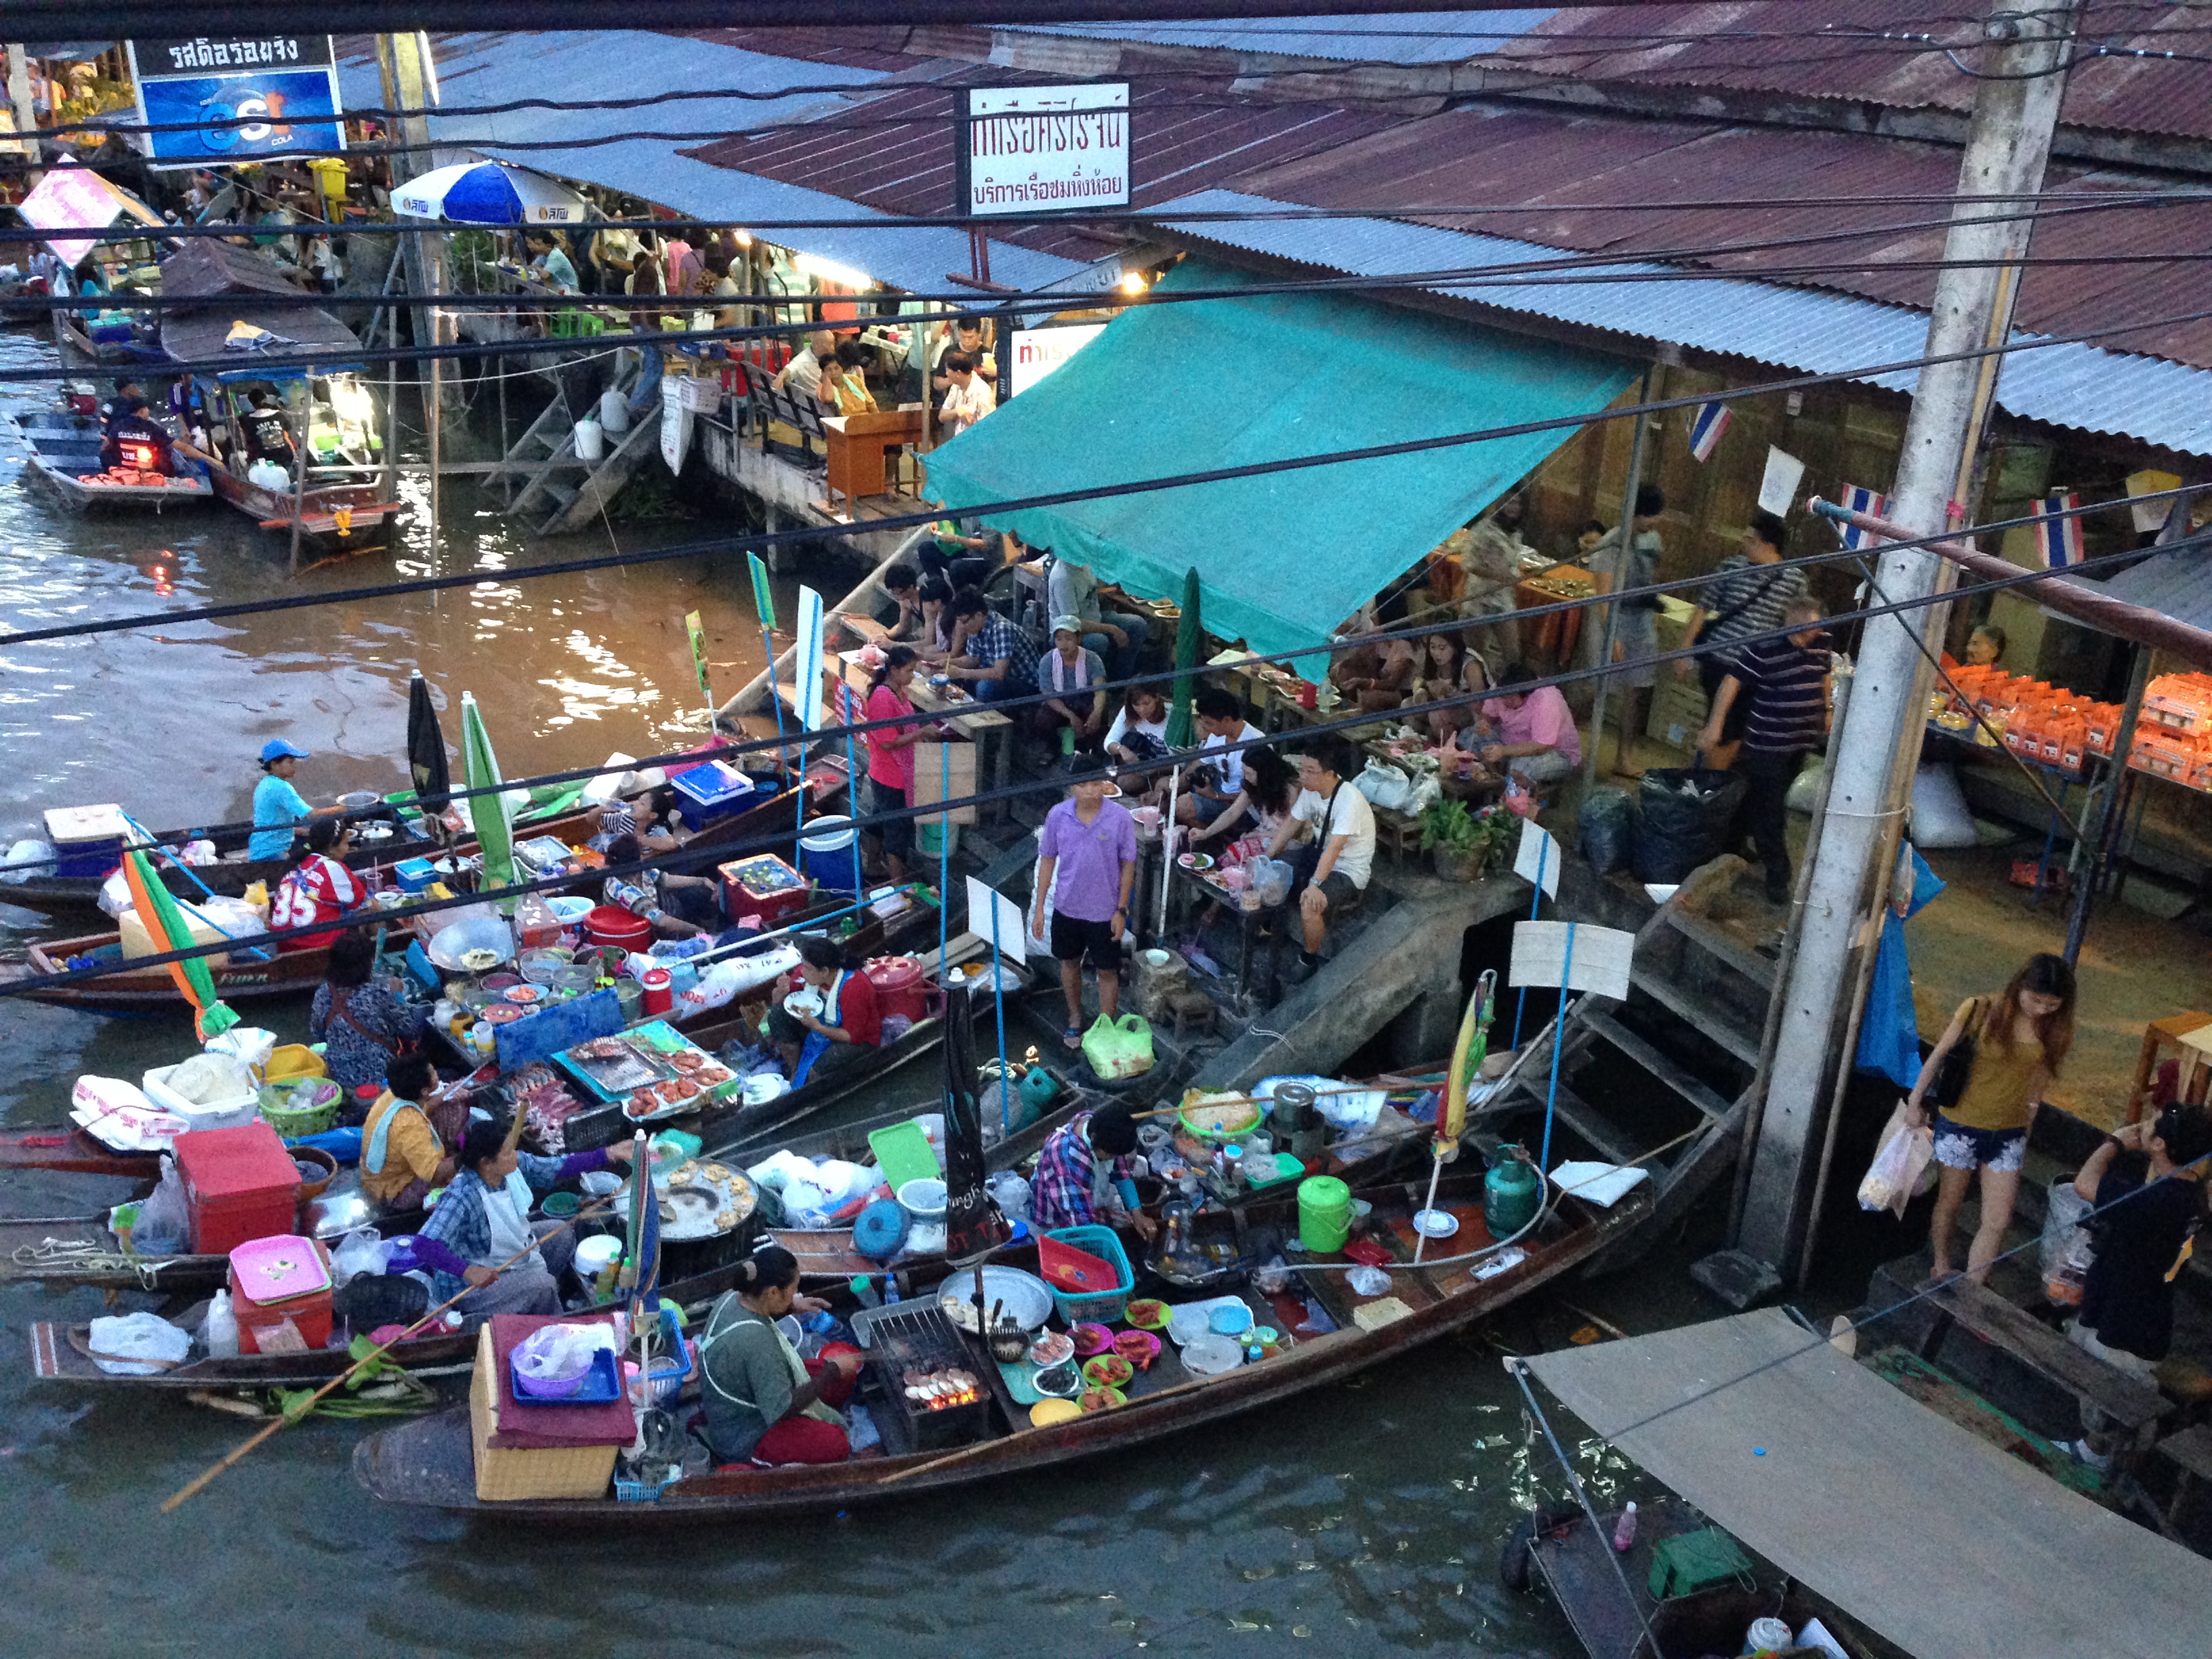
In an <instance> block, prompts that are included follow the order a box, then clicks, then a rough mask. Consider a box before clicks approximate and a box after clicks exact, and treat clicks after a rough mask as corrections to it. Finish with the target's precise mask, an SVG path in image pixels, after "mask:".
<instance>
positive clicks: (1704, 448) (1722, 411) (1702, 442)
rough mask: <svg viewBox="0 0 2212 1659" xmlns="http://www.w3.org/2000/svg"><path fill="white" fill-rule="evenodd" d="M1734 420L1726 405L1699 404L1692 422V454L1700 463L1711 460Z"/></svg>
mask: <svg viewBox="0 0 2212 1659" xmlns="http://www.w3.org/2000/svg"><path fill="white" fill-rule="evenodd" d="M1732 418H1734V417H1733V416H1730V415H1729V406H1728V405H1727V404H1721V403H1712V404H1699V405H1698V412H1697V414H1696V415H1695V416H1692V418H1691V421H1690V453H1692V455H1694V456H1696V457H1697V458H1698V459H1699V460H1700V461H1709V460H1711V459H1712V456H1713V451H1714V450H1715V449H1716V448H1717V447H1718V446H1719V444H1720V441H1721V434H1722V433H1723V432H1725V431H1727V430H1728V428H1729V421H1730V420H1731V419H1732Z"/></svg>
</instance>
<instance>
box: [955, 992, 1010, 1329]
mask: <svg viewBox="0 0 2212 1659" xmlns="http://www.w3.org/2000/svg"><path fill="white" fill-rule="evenodd" d="M972 998H973V993H971V992H970V991H969V988H968V987H965V986H962V987H959V988H958V989H957V990H954V991H952V992H951V993H949V994H948V1006H946V1008H945V1255H946V1256H947V1257H949V1258H950V1259H951V1261H954V1262H956V1263H964V1262H967V1261H971V1260H974V1261H980V1260H981V1258H982V1257H983V1256H985V1255H988V1254H989V1253H990V1252H991V1251H993V1250H994V1249H998V1247H999V1246H1000V1245H1001V1244H1003V1243H1006V1234H1007V1228H1006V1218H1005V1217H1004V1216H1002V1215H1000V1213H999V1211H998V1206H996V1205H994V1204H993V1203H992V1202H991V1194H990V1193H989V1191H988V1190H987V1188H985V1187H984V1185H983V1176H984V1165H983V1112H982V1106H981V1102H979V1101H978V1100H977V1098H976V1097H975V1008H974V1005H973V1000H972ZM989 1311H990V1310H988V1309H985V1310H983V1313H984V1316H985V1317H988V1316H989Z"/></svg>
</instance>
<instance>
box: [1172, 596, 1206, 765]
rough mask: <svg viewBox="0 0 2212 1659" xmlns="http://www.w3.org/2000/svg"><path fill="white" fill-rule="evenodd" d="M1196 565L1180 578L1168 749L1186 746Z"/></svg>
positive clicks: (1194, 652) (1194, 658)
mask: <svg viewBox="0 0 2212 1659" xmlns="http://www.w3.org/2000/svg"><path fill="white" fill-rule="evenodd" d="M1199 633H1200V629H1199V623H1198V567H1197V566H1196V565H1193V566H1192V567H1191V568H1190V570H1189V572H1188V574H1186V575H1185V576H1184V577H1183V579H1182V621H1181V622H1179V623H1176V653H1175V657H1176V664H1175V668H1176V678H1175V703H1174V706H1173V707H1172V708H1170V709H1169V710H1168V731H1167V744H1168V747H1169V748H1170V749H1188V748H1189V747H1190V743H1191V738H1192V736H1193V735H1194V734H1193V732H1192V730H1191V718H1190V695H1191V685H1192V683H1193V679H1194V676H1195V674H1196V671H1197V669H1198V636H1199Z"/></svg>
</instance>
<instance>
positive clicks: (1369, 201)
mask: <svg viewBox="0 0 2212 1659" xmlns="http://www.w3.org/2000/svg"><path fill="white" fill-rule="evenodd" d="M1958 172H1959V152H1958V150H1957V149H1955V148H1954V147H1952V146H1949V145H1945V144H1938V143H1921V142H1917V141H1911V140H1905V139H1895V138H1881V137H1872V136H1869V135H1866V134H1861V133H1844V132H1811V131H1802V130H1796V129H1790V128H1780V127H1758V126H1738V125H1728V124H1726V123H1723V122H1717V121H1698V120H1687V119H1628V118H1622V117H1620V116H1618V115H1613V114H1608V113H1606V112H1601V111H1572V110H1564V109H1557V108H1550V107H1544V106H1531V105H1528V104H1517V103H1514V102H1511V101H1510V100H1485V101H1480V102H1475V103H1471V104H1469V105H1467V106H1462V107H1461V108H1458V109H1454V110H1450V111H1448V112H1443V113H1442V114H1438V115H1432V116H1427V117H1422V118H1414V119H1408V120H1405V121H1401V122H1399V123H1396V124H1395V125H1391V126H1390V127H1389V128H1388V129H1386V130H1384V131H1380V132H1378V133H1376V134H1374V135H1373V136H1371V137H1366V138H1364V139H1361V140H1358V141H1357V142H1354V143H1346V144H1341V145H1335V146H1332V147H1330V148H1328V149H1326V150H1322V151H1319V152H1316V153H1315V154H1314V155H1310V156H1309V157H1305V158H1302V159H1301V160H1299V161H1295V162H1291V163H1287V164H1279V165H1276V166H1273V167H1267V168H1253V169H1249V170H1247V171H1245V172H1244V173H1241V174H1239V175H1237V176H1235V177H1231V178H1225V179H1222V180H1221V182H1223V183H1224V184H1227V185H1232V186H1234V187H1235V188H1237V189H1240V190H1243V191H1250V192H1251V193H1253V194H1255V195H1261V196H1268V197H1275V198H1277V199H1279V200H1285V201H1293V202H1298V203H1303V204H1310V205H1312V206H1315V207H1326V208H1366V209H1373V210H1380V211H1383V212H1385V213H1389V214H1392V215H1393V216H1412V215H1417V214H1421V213H1422V212H1423V210H1437V209H1443V208H1447V207H1455V206H1464V205H1470V204H1478V203H1480V204H1492V205H1496V206H1500V207H1513V206H1516V204H1525V206H1526V209H1527V210H1526V211H1525V212H1522V211H1514V212H1509V213H1488V214H1485V215H1483V216H1480V218H1473V219H1470V218H1466V217H1458V218H1454V217H1451V216H1444V215H1441V214H1439V215H1437V216H1436V217H1435V218H1434V220H1433V222H1437V223H1439V224H1442V225H1444V226H1446V227H1448V228H1464V229H1468V230H1473V231H1477V232H1480V233H1484V234H1495V235H1504V236H1510V237H1516V238H1519V239H1521V240H1526V241H1530V242H1536V243H1541V244H1543V245H1545V246H1552V247H1559V248H1571V249H1575V250H1577V251H1582V252H1607V253H1616V252H1617V253H1642V254H1645V255H1647V256H1651V257H1660V258H1663V257H1666V256H1668V255H1670V254H1676V253H1681V254H1683V255H1684V256H1685V257H1690V258H1694V260H1695V263H1698V264H1703V265H1707V266H1711V267H1717V268H1720V269H1725V270H1739V271H1742V272H1744V273H1745V274H1747V275H1755V274H1758V273H1759V272H1761V271H1764V270H1781V269H1784V268H1786V267H1789V266H1792V265H1801V264H1828V265H1833V264H1838V263H1839V262H1842V261H1847V260H1863V262H1864V263H1863V264H1859V265H1857V266H1856V267H1854V268H1851V269H1848V270H1825V271H1822V272H1820V273H1819V274H1817V275H1808V276H1801V277H1793V278H1790V279H1789V280H1791V281H1795V282H1799V283H1804V284H1807V285H1809V286H1816V287H1821V288H1830V289H1840V290H1842V291H1844V292H1845V293H1849V294H1853V295H1858V296H1860V297H1863V298H1865V299H1870V300H1879V301H1884V302H1885V303H1887V304H1891V305H1902V306H1912V307H1921V308H1923V309H1924V308H1925V307H1928V306H1929V305H1930V304H1931V303H1932V302H1933V301H1934V298H1935V292H1936V272H1935V271H1934V270H1932V269H1925V268H1923V269H1911V268H1908V267H1907V266H1906V265H1905V264H1904V263H1903V262H1905V261H1932V260H1935V259H1937V258H1941V257H1942V252H1943V234H1944V233H1943V224H1944V222H1945V221H1946V220H1947V219H1948V212H1949V210H1948V205H1946V203H1945V198H1948V196H1949V195H1950V193H1951V191H1953V190H1954V188H1955V187H1956V185H1957V182H1958ZM2046 183H2047V185H2048V187H2049V188H2050V189H2051V190H2053V191H2078V192H2080V193H2081V201H2079V202H2075V203H2069V204H2063V205H2064V207H2065V209H2066V210H2065V211H2063V212H2052V213H2050V214H2048V215H2047V216H2045V218H2044V219H2043V220H2042V221H2041V222H2039V224H2038V225H2037V227H2036V229H2035V233H2034V238H2033V245H2032V248H2031V252H2032V253H2033V255H2034V256H2035V257H2036V258H2044V259H2056V258H2076V259H2080V260H2082V261H2084V263H2083V264H2077V265H2072V266H2067V265H2044V266H2041V267H2038V268H2035V269H2032V270H2029V271H2028V272H2027V275H2026V276H2025V277H2024V278H2023V280H2022V282H2021V295H2020V301H2019V307H2018V310H2017V313H2016V316H2015V320H2016V321H2017V322H2018V324H2019V325H2021V326H2022V327H2025V328H2031V329H2036V330H2040V331H2045V332H2048V333H2053V334H2070V333H2075V332H2077V331H2081V330H2083V329H2089V328H2098V327H2103V326H2107V325H2111V324H2113V323H2117V322H2122V321H2125V320H2128V319H2137V318H2139V319H2145V320H2148V319H2157V318H2161V317H2166V316H2170V315H2172V314H2173V313H2179V312H2182V311H2185V310H2189V309H2191V308H2192V307H2193V306H2194V305H2195V304H2196V303H2197V302H2196V301H2193V300H2192V299H2191V296H2192V295H2197V294H2201V293H2202V292H2203V283H2202V280H2201V278H2200V277H2199V276H2198V274H2197V271H2198V267H2197V265H2196V264H2174V265H2161V264H2147V263H2124V262H2123V261H2127V260H2132V259H2138V258H2148V257H2154V256H2158V255H2162V254H2166V255H2170V254H2175V253H2177V252H2179V253H2180V254H2183V255H2186V254H2189V253H2191V252H2199V251H2201V250H2203V248H2205V247H2207V246H2212V202H2204V201H2198V202H2191V203H2187V204H2179V205H2172V206H2160V207H2155V208H2152V207H2120V208H2113V209H2111V210H2102V211H2088V210H2086V209H2087V204H2088V203H2090V202H2091V201H2093V199H2094V197H2095V195H2096V193H2097V192H2098V191H2100V189H2104V188H2111V189H2118V188H2121V187H2123V186H2125V187H2128V188H2133V189H2141V188H2142V187H2143V181H2142V180H2122V179H2119V178H2118V177H2117V176H2115V175H2112V174H2110V173H2089V172H2086V171H2084V170H2082V169H2081V168H2078V167H2052V168H2051V170H2050V173H2049V176H2048V179H2047V180H2046ZM1884 196H1920V197H1928V198H1933V199H1930V200H1925V201H1922V202H1919V203H1898V204H1894V205H1882V204H1880V203H1879V202H1875V201H1867V200H1863V199H1858V198H1865V197H1884ZM1754 199H1758V200H1765V201H1773V202H1782V203H1785V204H1796V205H1783V206H1761V207H1758V208H1743V207H1736V206H1731V205H1729V203H1730V202H1731V201H1744V200H1754ZM1592 203H1601V204H1614V203H1619V204H1660V205H1654V206H1651V207H1649V208H1645V207H1639V208H1638V210H1636V211H1633V212H1624V211H1605V210H1590V209H1589V208H1588V207H1587V206H1585V205H1584V204H1592ZM1664 204H1673V205H1664ZM2076 209H2081V210H2079V211H2077V210H2076ZM1839 232H1849V233H1852V234H1850V235H1848V236H1845V237H1844V238H1842V239H1841V240H1834V239H1835V238H1836V236H1837V233H1839ZM1808 237H1819V238H1820V239H1821V240H1817V241H1808V242H1803V243H1802V244H1801V245H1799V246H1780V247H1765V248H1761V249H1759V250H1755V251H1751V252H1741V253H1734V254H1715V253H1712V252H1707V250H1711V249H1713V248H1715V247H1717V246H1723V245H1727V244H1731V243H1741V242H1747V241H1758V242H1772V241H1785V242H1786V241H1788V240H1790V239H1799V238H1808ZM1692 251H1694V252H1693V253H1692ZM2128 343H2129V345H2130V347H2132V348H2135V349H2138V350H2142V351H2144V352H2148V353H2150V354H2153V355H2155V356H2169V357H2172V358H2175V359H2177V360H2179V361H2180V362H2186V363H2191V364H2193V365H2195V366H2197V367H2200V368H2212V321H2200V322H2195V323H2186V324H2175V325H2166V326H2164V327H2161V328H2159V329H2157V330H2154V331H2148V332H2146V333H2145V334H2144V335H2142V336H2141V337H2136V338H2134V339H2131V340H2130V341H2129V342H2128Z"/></svg>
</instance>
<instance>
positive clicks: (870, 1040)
mask: <svg viewBox="0 0 2212 1659" xmlns="http://www.w3.org/2000/svg"><path fill="white" fill-rule="evenodd" d="M799 958H800V965H799V980H800V982H801V986H802V988H805V989H810V990H812V991H814V992H815V993H816V994H817V995H819V996H820V998H821V999H822V1012H820V1013H818V1014H810V1013H794V1012H792V1011H791V1010H790V1009H789V1008H787V1007H786V1006H784V1005H783V1004H782V1003H773V1004H771V1005H770V1006H769V1011H768V1035H769V1041H771V1042H774V1043H775V1044H776V1045H777V1046H778V1047H779V1048H781V1049H782V1050H783V1060H784V1065H785V1066H787V1068H788V1069H789V1071H790V1073H791V1083H792V1086H793V1088H797V1087H798V1086H799V1085H800V1084H803V1083H806V1082H808V1081H820V1082H824V1083H827V1082H830V1081H834V1080H835V1079H839V1078H848V1079H849V1078H851V1077H853V1076H854V1075H855V1074H857V1073H861V1072H865V1071H866V1070H867V1069H868V1068H869V1067H871V1066H873V1065H874V1063H875V1060H876V1055H877V1049H878V1045H880V1044H881V1043H882V1042H883V1040H884V1018H883V1013H882V1011H881V1010H880V1009H879V1008H878V1006H877V1004H876V987H875V986H874V984H873V983H872V981H870V980H869V978H868V976H867V975H866V974H864V973H862V972H861V971H860V969H859V968H858V966H856V965H855V964H854V963H852V962H850V961H848V959H847V957H846V956H845V953H844V951H842V950H841V949H840V948H839V947H838V946H837V945H836V943H835V942H834V941H832V940H829V939H823V937H822V936H821V935H820V934H819V933H808V934H805V935H804V936H803V937H801V939H799ZM794 994H795V993H794Z"/></svg>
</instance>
